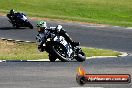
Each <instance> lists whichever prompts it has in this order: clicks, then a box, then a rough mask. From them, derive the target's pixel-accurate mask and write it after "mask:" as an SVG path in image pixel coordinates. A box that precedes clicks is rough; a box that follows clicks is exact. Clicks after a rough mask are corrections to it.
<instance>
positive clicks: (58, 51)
mask: <svg viewBox="0 0 132 88" xmlns="http://www.w3.org/2000/svg"><path fill="white" fill-rule="evenodd" d="M36 39H37V42H38V43H39V42H40V41H41V39H42V38H41V34H38V35H37V36H36ZM43 46H44V47H45V51H46V52H48V53H49V60H50V61H51V62H54V61H55V60H56V59H57V58H58V59H59V60H61V61H62V62H69V61H72V60H77V61H78V62H83V61H85V59H86V56H85V53H84V52H83V51H82V49H81V48H80V47H79V46H72V45H71V44H70V43H69V42H68V41H67V40H66V39H65V38H64V37H63V36H60V35H59V33H58V32H57V30H51V35H50V37H48V38H47V39H46V43H45V44H43ZM41 48H43V47H41Z"/></svg>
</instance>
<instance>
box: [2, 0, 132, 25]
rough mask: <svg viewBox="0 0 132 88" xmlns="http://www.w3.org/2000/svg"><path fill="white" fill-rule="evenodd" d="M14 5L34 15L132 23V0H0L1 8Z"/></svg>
mask: <svg viewBox="0 0 132 88" xmlns="http://www.w3.org/2000/svg"><path fill="white" fill-rule="evenodd" d="M11 8H13V9H16V10H17V11H23V12H25V13H27V14H28V15H30V16H35V17H45V18H54V19H63V20H74V21H82V22H92V23H101V24H112V25H120V26H132V15H131V14H132V1H131V0H1V2H0V12H5V13H7V12H8V11H9V10H10V9H11Z"/></svg>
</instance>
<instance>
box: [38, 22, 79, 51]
mask: <svg viewBox="0 0 132 88" xmlns="http://www.w3.org/2000/svg"><path fill="white" fill-rule="evenodd" d="M37 30H38V32H39V35H40V37H41V39H40V41H39V43H40V44H39V45H38V49H39V50H40V51H41V52H43V51H44V50H45V46H43V44H44V43H45V42H46V39H47V38H48V36H50V34H51V33H50V31H51V30H54V31H55V30H57V33H59V34H60V35H61V36H63V37H64V38H65V39H66V40H67V41H68V42H70V43H71V45H73V46H78V45H79V42H75V41H73V40H72V39H71V38H70V37H69V35H68V34H67V33H66V31H65V30H64V29H62V26H61V25H57V27H55V28H54V29H52V28H49V29H48V28H47V23H46V22H45V21H39V22H38V23H37Z"/></svg>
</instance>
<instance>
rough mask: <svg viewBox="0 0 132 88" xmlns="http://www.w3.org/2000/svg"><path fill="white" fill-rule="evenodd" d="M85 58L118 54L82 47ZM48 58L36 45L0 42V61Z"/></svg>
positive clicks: (116, 53) (116, 54)
mask: <svg viewBox="0 0 132 88" xmlns="http://www.w3.org/2000/svg"><path fill="white" fill-rule="evenodd" d="M82 49H83V51H84V52H85V54H86V56H87V57H89V56H118V55H120V53H119V52H116V51H112V50H102V49H95V48H85V47H82ZM44 58H45V59H46V58H48V53H46V52H39V51H38V50H37V44H36V43H16V42H9V41H3V40H0V60H37V59H44Z"/></svg>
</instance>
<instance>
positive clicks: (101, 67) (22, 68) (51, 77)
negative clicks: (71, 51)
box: [0, 17, 132, 88]
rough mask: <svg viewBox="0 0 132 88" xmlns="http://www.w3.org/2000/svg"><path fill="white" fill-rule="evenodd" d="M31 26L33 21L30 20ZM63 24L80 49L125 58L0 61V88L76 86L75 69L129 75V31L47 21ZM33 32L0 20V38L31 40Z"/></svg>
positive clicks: (121, 87) (126, 87) (109, 87)
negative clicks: (114, 53) (109, 51)
mask: <svg viewBox="0 0 132 88" xmlns="http://www.w3.org/2000/svg"><path fill="white" fill-rule="evenodd" d="M32 23H33V24H34V25H35V21H32ZM57 24H61V25H63V27H64V28H65V29H66V30H67V32H68V34H69V35H70V36H71V37H72V38H73V39H74V40H76V41H80V43H81V45H82V46H89V47H98V48H108V49H114V50H118V51H124V52H128V53H129V56H127V57H118V58H98V59H89V60H87V61H85V62H83V63H79V62H68V63H64V62H55V63H51V62H2V63H0V88H71V87H81V86H80V85H78V84H77V83H76V80H75V77H76V73H77V67H78V66H80V65H82V66H83V67H84V68H85V69H86V71H87V72H88V73H94V74H110V73H112V74H125V73H126V74H130V75H132V56H131V53H132V30H131V29H125V28H123V27H110V26H107V27H105V26H95V25H86V24H78V23H60V22H57V23H56V22H52V21H48V26H56V25H57ZM36 34H37V32H36V30H35V29H34V30H31V29H14V28H12V26H11V24H10V23H9V22H8V21H7V18H6V17H0V37H4V38H11V39H16V40H25V41H35V35H36ZM83 87H102V88H132V84H131V83H130V84H86V85H84V86H83Z"/></svg>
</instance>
